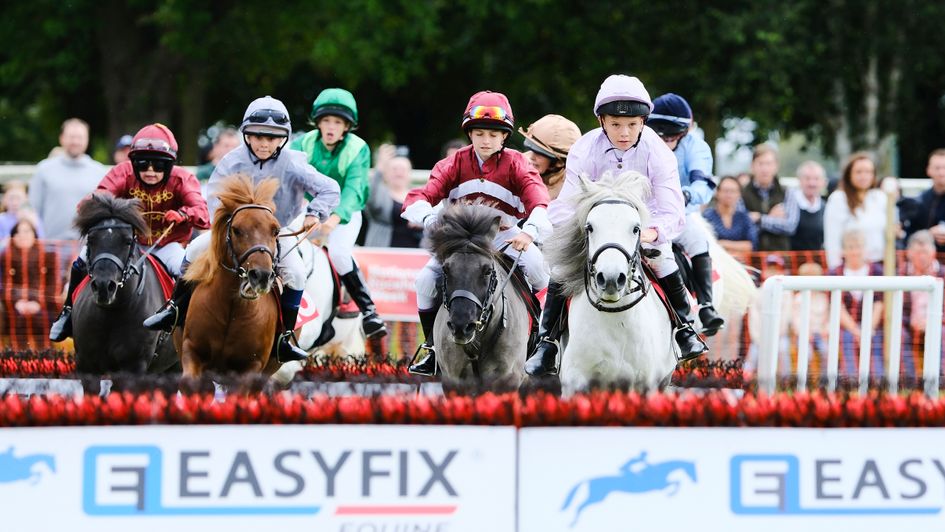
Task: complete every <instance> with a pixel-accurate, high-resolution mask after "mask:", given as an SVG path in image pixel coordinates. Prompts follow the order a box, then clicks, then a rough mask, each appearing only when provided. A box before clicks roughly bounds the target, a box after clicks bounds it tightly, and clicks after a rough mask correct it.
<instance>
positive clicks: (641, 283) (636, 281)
mask: <svg viewBox="0 0 945 532" xmlns="http://www.w3.org/2000/svg"><path fill="white" fill-rule="evenodd" d="M605 204H613V205H627V206H630V207H633V204H632V203H630V202H629V201H626V200H621V199H604V200H600V201H598V202H596V203H594V205H592V206H591V209H590V210H594V208H595V207H597V206H598V205H605ZM588 212H590V211H588ZM589 234H590V228H589V227H588V228H585V238H587V239H589V238H590V237H589ZM608 249H616V250H617V251H619V252H620V254H621V255H623V256H624V257H625V258H626V259H627V264H628V266H629V271H628V272H627V286H632V288H630V289H629V290H626V289H625V293H624V294H623V295H622V296H620V298H621V299H623V298H624V297H626V296H628V295H630V294H633V293H635V292H639V295H637V296H636V297H635V298H633V299H632V300H631V301H629V302H627V303H625V304H623V305H620V306H616V307H613V306H607V305H605V304H604V303H602V301H601V297H602V296H601V294H600V293H599V292H598V291H597V290H596V289H595V288H593V286H594V284H593V283H592V282H591V279H592V278H593V277H594V274H595V273H596V272H597V267H596V264H597V259H598V258H599V257H600V255H601V253H603V252H604V251H607V250H608ZM641 255H642V250H641V243H640V239H639V238H637V245H636V249H635V250H634V252H633V253H632V254H631V253H630V252H629V251H627V249H626V248H624V247H623V246H621V245H620V244H617V243H614V242H609V243H607V244H604V245H603V246H601V247H599V248H597V251H595V252H594V254H593V255H591V257H590V258H589V259H588V260H587V263H586V264H585V265H584V293H585V295H586V296H587V300H588V302H590V304H591V306H593V307H594V308H596V309H597V310H599V311H601V312H610V313H617V312H623V311H625V310H629V309H631V308H633V307H634V306H636V305H637V303H639V302H640V301H643V298H645V297H646V295H647V293H648V291H649V283H648V282H647V281H646V278H645V274H644V273H643V264H642V259H641ZM592 292H593V293H595V294H596V299H594V298H592V297H591V293H592ZM618 301H619V300H618Z"/></svg>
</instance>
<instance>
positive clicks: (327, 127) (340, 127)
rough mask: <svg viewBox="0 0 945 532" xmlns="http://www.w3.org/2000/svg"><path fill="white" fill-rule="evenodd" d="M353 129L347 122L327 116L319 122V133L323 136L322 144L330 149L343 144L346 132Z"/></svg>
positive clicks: (336, 117)
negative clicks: (342, 139)
mask: <svg viewBox="0 0 945 532" xmlns="http://www.w3.org/2000/svg"><path fill="white" fill-rule="evenodd" d="M349 129H351V126H349V125H348V122H347V120H345V119H343V118H341V117H338V116H334V115H325V116H323V117H321V118H320V119H319V120H318V131H320V132H321V134H322V144H324V145H325V146H326V147H328V148H330V147H332V146H334V145H335V144H338V143H339V142H341V138H342V137H343V136H344V134H345V132H346V131H348V130H349Z"/></svg>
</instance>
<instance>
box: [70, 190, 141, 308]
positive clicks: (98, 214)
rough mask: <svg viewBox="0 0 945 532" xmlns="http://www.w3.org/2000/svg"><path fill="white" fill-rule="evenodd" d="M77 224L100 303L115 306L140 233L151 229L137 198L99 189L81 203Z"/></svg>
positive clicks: (131, 266)
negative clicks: (123, 197) (85, 248)
mask: <svg viewBox="0 0 945 532" xmlns="http://www.w3.org/2000/svg"><path fill="white" fill-rule="evenodd" d="M74 225H75V227H76V228H77V229H78V230H79V233H81V234H82V236H84V237H86V246H87V248H88V261H89V277H90V281H91V282H90V285H91V287H92V293H93V294H94V296H95V303H96V304H97V305H100V306H103V307H107V306H110V305H113V304H114V303H115V300H116V298H117V295H118V290H119V289H120V288H121V287H122V286H124V284H125V280H126V279H127V278H128V275H130V273H131V271H132V270H133V268H134V261H133V260H132V257H133V256H134V255H135V251H136V244H135V237H136V236H137V235H147V234H148V233H149V232H150V228H149V227H148V224H147V222H145V220H144V216H143V215H142V214H141V204H140V202H139V201H138V200H136V199H122V198H116V197H115V196H113V195H111V194H110V193H108V192H96V193H94V194H92V195H91V196H89V197H88V198H87V199H86V200H85V201H83V202H82V203H81V204H80V205H79V212H78V214H76V218H75V223H74Z"/></svg>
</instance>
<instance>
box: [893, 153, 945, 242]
mask: <svg viewBox="0 0 945 532" xmlns="http://www.w3.org/2000/svg"><path fill="white" fill-rule="evenodd" d="M925 174H926V175H928V176H929V178H931V179H932V187H931V188H929V189H928V190H926V191H925V192H923V193H922V194H919V197H918V198H916V200H915V202H916V203H917V204H916V205H915V208H914V212H913V213H910V214H909V215H906V214H905V212H903V225H904V226H905V229H906V233H907V237H908V236H911V235H912V234H913V233H915V232H917V231H921V230H923V229H928V230H929V231H930V232H931V233H932V237H933V238H934V239H935V247H936V249H937V251H938V252H939V253H942V252H945V149H943V148H939V149H937V150H935V151H933V152H932V153H931V154H930V155H929V162H928V165H927V166H926V167H925Z"/></svg>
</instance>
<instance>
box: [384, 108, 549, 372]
mask: <svg viewBox="0 0 945 532" xmlns="http://www.w3.org/2000/svg"><path fill="white" fill-rule="evenodd" d="M514 124H515V119H514V118H513V116H512V107H511V106H510V105H509V100H508V99H507V98H506V97H505V95H504V94H501V93H498V92H491V91H482V92H477V93H476V94H474V95H473V96H472V98H470V99H469V104H468V105H467V106H466V112H465V113H464V114H463V131H464V132H465V133H466V136H467V137H469V140H470V141H471V142H472V145H470V146H466V147H465V148H461V149H459V150H458V151H456V152H455V153H453V154H452V155H450V156H448V157H446V158H445V159H443V160H441V161H440V162H438V163H436V165H435V166H434V167H433V170H432V171H431V173H430V180H429V181H428V182H427V184H426V185H425V186H424V187H423V188H418V189H414V190H412V191H411V192H410V193H409V194H407V198H406V199H405V200H404V212H403V214H402V217H403V218H404V219H405V220H407V221H410V222H413V223H415V224H418V225H420V224H422V225H423V226H424V227H430V226H431V225H432V224H433V223H435V222H436V215H437V209H436V208H435V206H437V205H439V203H440V202H441V201H443V200H446V199H449V200H450V201H457V200H462V201H475V200H477V199H483V200H485V201H486V202H489V203H492V204H494V206H495V208H496V209H498V210H500V211H502V213H504V216H503V220H502V221H501V224H500V228H499V233H498V234H497V235H496V238H495V241H494V245H495V247H496V248H497V249H498V248H501V247H502V246H505V244H506V243H509V246H507V247H506V249H505V253H506V254H507V255H509V256H512V257H516V256H518V255H519V252H522V253H521V259H520V265H521V267H522V269H523V271H524V273H525V276H526V278H527V279H528V282H529V283H530V284H531V286H532V289H533V290H541V289H542V288H544V287H546V286H547V285H548V272H547V270H546V269H545V265H544V259H543V258H542V255H541V251H540V250H539V249H538V247H537V246H532V245H531V244H532V242H540V241H541V239H542V238H543V237H544V236H546V235H548V234H550V232H551V224H550V223H549V221H548V214H547V210H546V209H547V206H548V191H547V190H546V189H545V186H544V184H543V183H542V181H541V177H540V176H539V175H538V172H536V171H535V170H534V169H533V168H532V167H531V166H530V165H529V163H528V161H526V160H525V157H524V156H523V155H522V154H521V153H519V152H517V151H515V150H512V149H507V148H506V147H505V142H506V140H508V138H509V135H510V134H511V133H512V128H513V126H514ZM522 219H524V220H525V222H524V224H523V226H522V228H521V229H519V227H518V225H517V224H518V222H519V221H520V220H522ZM440 275H442V269H441V268H440V264H439V262H437V260H436V259H435V258H431V259H430V261H429V262H427V264H426V266H424V268H423V270H421V271H420V274H419V275H418V276H417V307H418V313H419V315H420V326H421V327H422V328H423V334H424V337H425V338H426V341H425V343H424V344H423V345H421V346H420V347H419V348H418V349H417V353H416V355H415V359H416V363H415V364H413V365H412V366H410V372H411V373H416V374H418V375H433V374H434V373H435V370H436V354H435V352H434V350H433V324H434V322H435V321H436V314H437V311H438V310H439V308H438V307H439V304H438V302H437V299H438V296H442V294H437V285H438V278H439V277H440Z"/></svg>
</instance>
